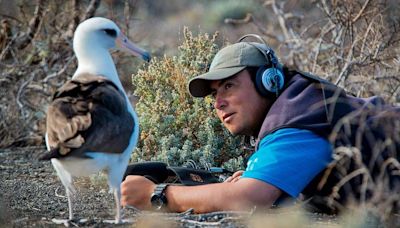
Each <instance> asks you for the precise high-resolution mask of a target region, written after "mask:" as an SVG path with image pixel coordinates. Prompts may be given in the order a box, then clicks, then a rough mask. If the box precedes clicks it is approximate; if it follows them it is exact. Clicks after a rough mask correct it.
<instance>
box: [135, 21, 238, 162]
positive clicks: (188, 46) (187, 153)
mask: <svg viewBox="0 0 400 228" xmlns="http://www.w3.org/2000/svg"><path fill="white" fill-rule="evenodd" d="M183 35H184V41H183V44H182V45H181V46H179V47H178V50H179V53H178V54H177V56H173V57H167V56H164V57H163V58H155V59H153V60H152V61H151V63H150V65H149V67H148V68H147V69H145V70H139V71H138V73H137V74H136V75H134V76H133V78H132V80H133V84H134V86H135V87H136V90H135V95H136V96H138V97H139V101H138V103H137V105H136V111H137V113H138V115H139V122H140V128H141V132H140V140H139V143H138V146H137V149H136V150H135V151H134V153H133V155H132V158H133V160H134V161H141V160H158V161H164V162H166V163H168V164H169V165H182V164H184V163H185V162H187V161H188V160H193V161H195V162H196V163H199V164H202V165H203V166H205V165H213V166H220V165H223V164H224V162H226V161H228V160H229V162H228V163H226V164H225V166H226V167H228V168H231V169H239V168H243V167H242V166H243V164H242V163H243V162H242V161H243V158H242V157H241V156H242V151H243V150H242V149H241V147H240V143H241V138H240V137H232V136H231V135H230V134H229V133H228V132H227V130H225V128H224V127H223V125H222V123H221V122H220V121H219V120H218V118H216V116H215V114H214V112H213V109H212V108H211V106H212V101H211V99H209V98H205V99H198V98H193V97H191V96H190V95H189V93H188V92H187V83H188V80H189V79H191V78H192V77H194V76H196V75H199V74H202V73H205V72H207V70H208V67H209V65H210V63H211V61H212V59H213V57H214V55H215V54H216V52H217V51H218V46H217V45H216V44H215V41H216V38H217V36H218V34H217V33H215V34H214V35H213V36H212V37H210V36H209V35H208V34H204V35H201V34H200V35H198V36H193V34H192V33H191V32H190V31H188V29H187V28H185V29H184V31H183Z"/></svg>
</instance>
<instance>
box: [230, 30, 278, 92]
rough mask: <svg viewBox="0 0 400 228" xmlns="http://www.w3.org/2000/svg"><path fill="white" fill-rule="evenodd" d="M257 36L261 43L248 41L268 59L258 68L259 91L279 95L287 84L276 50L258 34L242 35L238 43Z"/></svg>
mask: <svg viewBox="0 0 400 228" xmlns="http://www.w3.org/2000/svg"><path fill="white" fill-rule="evenodd" d="M249 37H252V38H256V39H257V40H259V41H261V44H260V43H253V42H247V43H248V44H250V45H252V46H253V47H255V48H257V50H259V51H260V52H261V53H262V54H263V55H264V57H265V59H266V60H267V65H264V66H261V67H260V68H258V70H257V73H256V79H255V86H256V89H257V91H258V92H259V93H260V94H261V95H263V96H268V95H270V94H271V93H273V94H275V95H276V97H278V96H279V92H280V91H281V90H282V88H283V86H284V84H285V77H284V75H283V73H282V70H281V66H280V64H279V61H278V58H277V57H276V56H275V53H274V51H273V50H272V48H270V47H269V46H268V44H267V42H265V40H264V39H263V38H261V37H260V36H259V35H256V34H247V35H244V36H242V37H241V38H240V39H239V40H238V41H237V43H239V42H242V41H243V40H244V39H246V38H249Z"/></svg>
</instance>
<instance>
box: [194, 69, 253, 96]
mask: <svg viewBox="0 0 400 228" xmlns="http://www.w3.org/2000/svg"><path fill="white" fill-rule="evenodd" d="M245 68H246V66H239V67H230V68H223V69H213V70H212V71H210V72H207V73H205V74H202V75H199V76H197V77H194V78H192V79H191V80H190V81H189V86H188V88H189V93H190V94H191V95H192V96H193V97H205V96H207V95H209V94H210V93H211V88H210V81H216V80H222V79H225V78H229V77H231V76H233V75H235V74H237V73H239V72H240V71H242V70H244V69H245Z"/></svg>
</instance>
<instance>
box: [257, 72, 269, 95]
mask: <svg viewBox="0 0 400 228" xmlns="http://www.w3.org/2000/svg"><path fill="white" fill-rule="evenodd" d="M267 69H268V68H267V67H266V66H261V67H260V68H258V70H257V73H256V80H255V86H256V89H257V91H258V92H259V93H260V94H261V95H262V96H264V97H266V96H268V91H267V90H266V89H265V86H264V85H263V75H264V71H266V70H267Z"/></svg>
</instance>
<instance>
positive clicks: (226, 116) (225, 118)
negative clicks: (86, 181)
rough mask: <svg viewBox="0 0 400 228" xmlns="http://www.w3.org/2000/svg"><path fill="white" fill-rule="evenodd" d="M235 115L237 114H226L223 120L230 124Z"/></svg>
mask: <svg viewBox="0 0 400 228" xmlns="http://www.w3.org/2000/svg"><path fill="white" fill-rule="evenodd" d="M233 114H235V113H228V114H224V115H223V116H222V120H223V121H224V122H228V121H229V120H231V119H232V116H233Z"/></svg>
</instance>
